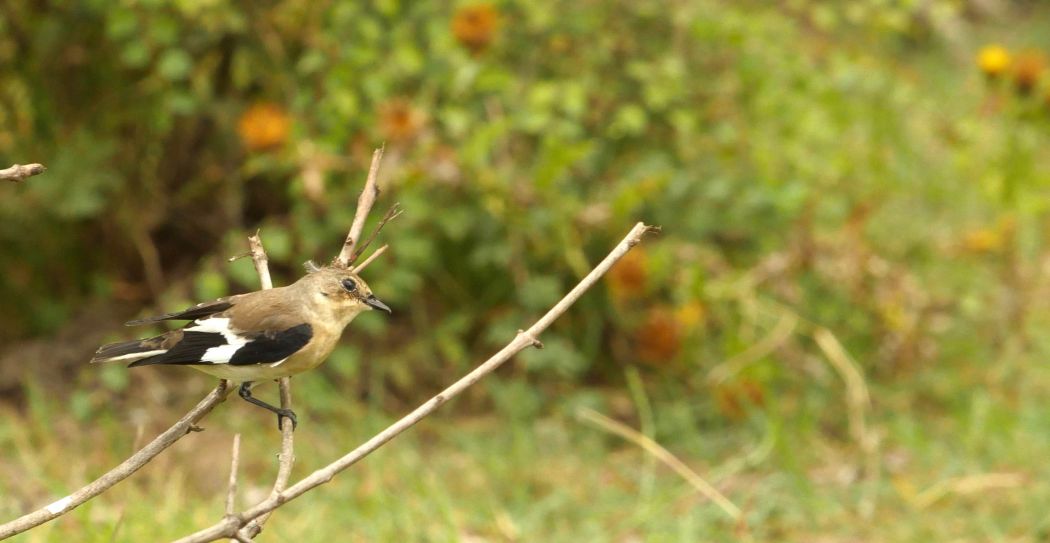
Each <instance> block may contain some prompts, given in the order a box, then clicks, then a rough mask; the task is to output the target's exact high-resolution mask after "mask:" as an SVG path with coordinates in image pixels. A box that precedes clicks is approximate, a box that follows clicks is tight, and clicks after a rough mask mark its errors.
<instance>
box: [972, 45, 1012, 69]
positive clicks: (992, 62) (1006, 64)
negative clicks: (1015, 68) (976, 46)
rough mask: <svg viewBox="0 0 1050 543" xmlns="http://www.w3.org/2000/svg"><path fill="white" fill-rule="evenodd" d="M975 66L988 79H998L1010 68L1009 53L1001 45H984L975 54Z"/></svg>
mask: <svg viewBox="0 0 1050 543" xmlns="http://www.w3.org/2000/svg"><path fill="white" fill-rule="evenodd" d="M977 66H978V67H979V68H980V69H981V71H982V72H984V74H985V75H987V76H988V77H998V76H1000V75H1002V74H1003V73H1004V72H1006V70H1008V69H1009V68H1010V51H1007V50H1006V48H1005V47H1003V46H1002V45H997V44H992V45H985V46H984V47H982V48H981V50H980V51H979V52H978V53H977Z"/></svg>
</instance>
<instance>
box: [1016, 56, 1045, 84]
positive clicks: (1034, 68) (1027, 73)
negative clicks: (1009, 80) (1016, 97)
mask: <svg viewBox="0 0 1050 543" xmlns="http://www.w3.org/2000/svg"><path fill="white" fill-rule="evenodd" d="M1045 69H1046V61H1045V59H1044V58H1043V54H1042V53H1040V52H1039V51H1025V52H1024V53H1021V54H1020V55H1018V56H1017V60H1016V61H1015V62H1014V86H1015V87H1016V88H1017V92H1018V93H1020V94H1028V93H1030V92H1032V89H1034V88H1035V86H1036V84H1038V83H1039V78H1040V77H1042V75H1043V71H1044V70H1045Z"/></svg>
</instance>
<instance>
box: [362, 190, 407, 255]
mask: <svg viewBox="0 0 1050 543" xmlns="http://www.w3.org/2000/svg"><path fill="white" fill-rule="evenodd" d="M404 212H405V210H404V209H401V204H398V203H395V204H394V205H392V206H390V209H388V210H386V213H384V214H383V218H382V219H380V220H379V224H377V225H376V227H375V229H374V230H372V233H371V234H369V235H368V238H367V239H365V241H364V242H363V243H360V244H358V246H357V249H356V250H354V255H353V256H351V257H350V262H351V263H353V262H357V259H358V258H361V253H363V252H365V249H367V248H368V246H369V245H371V244H372V241H373V240H375V239H376V236H378V235H379V232H381V231H382V230H383V227H384V226H386V223H388V222H390V221H392V220H394V219H396V218H398V217H400V216H401V214H402V213H404Z"/></svg>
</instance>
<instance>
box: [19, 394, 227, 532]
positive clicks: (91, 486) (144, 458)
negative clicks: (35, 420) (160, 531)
mask: <svg viewBox="0 0 1050 543" xmlns="http://www.w3.org/2000/svg"><path fill="white" fill-rule="evenodd" d="M227 394H229V388H228V386H227V383H226V381H219V386H217V387H215V390H212V391H211V393H209V394H208V395H207V396H205V397H204V399H203V400H201V401H200V402H199V403H198V404H197V405H196V407H194V408H193V409H191V410H190V411H189V412H188V413H186V414H185V415H183V416H182V418H181V419H179V420H178V422H176V423H175V424H173V425H172V426H171V428H168V429H167V430H165V431H164V433H162V434H160V435H159V436H157V437H156V438H154V439H153V441H150V442H149V443H148V444H147V445H146V446H145V447H143V448H141V449H139V451H138V452H136V453H135V454H133V455H131V457H129V458H128V459H127V460H125V461H123V462H121V463H120V465H118V466H116V467H115V468H113V469H111V470H109V471H108V472H106V474H105V475H102V476H101V477H99V478H98V479H95V480H94V481H92V482H91V483H88V484H87V485H86V486H84V487H82V488H80V489H79V490H76V491H74V492H73V493H72V494H70V495H68V496H66V497H64V498H62V499H60V500H57V501H55V502H53V503H51V504H50V505H48V506H46V507H43V508H41V509H38V510H36V511H33V512H32V513H29V514H27V515H24V516H21V517H19V518H17V519H15V520H12V521H11V522H8V523H6V524H3V525H0V539H5V538H8V537H11V536H13V535H15V534H20V533H22V532H24V531H26V530H28V529H30V528H35V527H36V526H40V525H41V524H43V523H45V522H47V521H49V520H52V519H54V518H56V517H59V516H62V515H64V514H65V513H68V512H69V511H72V510H73V509H75V508H76V507H78V506H79V505H81V504H83V503H84V502H86V501H88V500H90V499H91V498H94V497H95V496H98V495H99V494H101V493H103V492H105V491H107V490H109V489H110V488H112V487H113V486H114V485H116V484H117V483H119V482H120V481H123V480H124V479H126V478H127V477H128V476H129V475H131V474H132V473H135V472H136V471H138V470H139V468H141V467H142V466H145V465H146V464H147V463H148V462H149V461H150V460H153V458H154V457H155V456H157V455H158V454H160V453H161V452H162V451H164V449H167V448H168V447H170V446H171V445H172V444H173V443H175V442H176V441H178V440H179V439H182V437H183V436H185V435H186V434H188V433H190V432H192V431H197V430H200V428H198V427H197V426H196V424H197V423H198V422H200V420H201V419H203V418H204V416H205V415H207V414H208V413H209V412H211V410H212V409H213V408H214V407H215V406H216V405H218V404H219V403H221V402H222V401H223V400H225V399H226V395H227Z"/></svg>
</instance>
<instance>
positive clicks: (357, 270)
mask: <svg viewBox="0 0 1050 543" xmlns="http://www.w3.org/2000/svg"><path fill="white" fill-rule="evenodd" d="M389 248H390V246H389V245H383V246H382V247H380V248H378V249H376V250H375V252H374V253H372V254H370V255H368V258H366V259H365V261H364V262H362V263H360V264H358V265H357V266H354V269H352V270H350V271H352V272H354V273H361V270H363V269H365V268H367V267H368V265H369V264H371V263H372V261H373V260H375V259H377V258H379V255H381V254H383V253H385V252H386V250H387V249H389Z"/></svg>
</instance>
